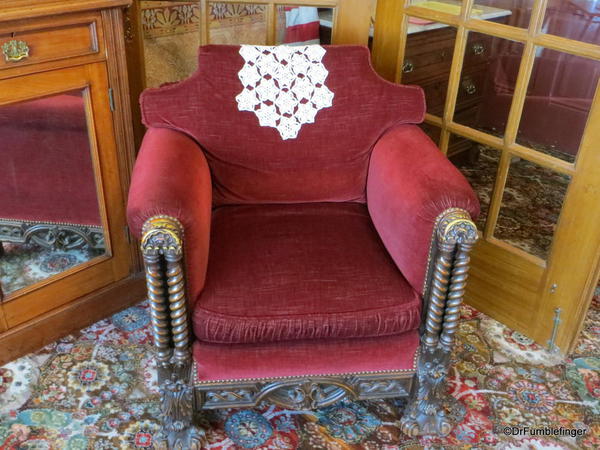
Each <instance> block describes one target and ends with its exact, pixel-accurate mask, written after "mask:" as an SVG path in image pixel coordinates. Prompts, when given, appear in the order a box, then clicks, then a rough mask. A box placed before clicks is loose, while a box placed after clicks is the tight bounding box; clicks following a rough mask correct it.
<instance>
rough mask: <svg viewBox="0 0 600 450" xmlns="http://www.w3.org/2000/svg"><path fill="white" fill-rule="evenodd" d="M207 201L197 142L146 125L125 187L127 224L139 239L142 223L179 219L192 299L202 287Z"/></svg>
mask: <svg viewBox="0 0 600 450" xmlns="http://www.w3.org/2000/svg"><path fill="white" fill-rule="evenodd" d="M211 202H212V193H211V179H210V171H209V168H208V164H207V162H206V158H205V157H204V154H203V152H202V149H201V148H200V147H199V146H198V144H196V143H195V142H194V141H193V140H192V139H190V138H189V137H187V136H186V135H184V134H183V133H180V132H178V131H174V130H170V129H166V128H150V129H148V131H147V132H146V135H145V136H144V140H143V142H142V146H141V149H140V152H139V154H138V157H137V160H136V163H135V167H134V169H133V174H132V179H131V188H130V189H129V199H128V205H127V219H128V223H129V227H130V229H131V231H132V232H133V233H134V235H135V236H137V237H138V238H141V236H142V228H143V227H144V224H145V223H146V222H148V223H150V221H151V219H152V218H156V216H168V217H169V218H173V219H175V220H174V221H172V222H175V223H176V222H179V223H180V224H181V227H182V228H183V230H182V234H183V235H185V239H183V236H180V238H181V239H183V251H184V253H185V266H186V268H193V269H192V270H188V271H187V274H186V281H187V283H188V289H187V291H188V294H189V300H190V301H191V303H192V304H193V303H194V302H195V300H196V297H197V295H198V294H199V292H200V291H201V290H202V288H203V286H204V278H205V275H206V265H207V260H208V244H209V235H210V221H211ZM147 226H148V225H147ZM146 231H147V230H146Z"/></svg>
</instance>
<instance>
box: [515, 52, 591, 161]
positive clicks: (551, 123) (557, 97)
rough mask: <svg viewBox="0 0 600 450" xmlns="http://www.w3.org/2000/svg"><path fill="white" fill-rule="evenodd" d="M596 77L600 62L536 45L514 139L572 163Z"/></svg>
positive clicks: (579, 141)
mask: <svg viewBox="0 0 600 450" xmlns="http://www.w3.org/2000/svg"><path fill="white" fill-rule="evenodd" d="M515 70H516V69H515ZM599 79H600V61H596V60H593V59H587V58H583V57H581V56H575V55H568V54H566V53H562V52H558V51H555V50H550V49H547V48H542V47H537V48H536V56H535V62H534V64H533V71H532V73H531V78H530V79H529V86H528V87H527V96H526V97H525V105H524V106H523V114H522V116H521V122H520V124H519V132H518V135H517V142H518V143H519V144H523V145H526V146H528V147H532V148H534V149H535V150H537V151H540V152H543V153H546V154H549V155H552V156H555V157H557V158H560V159H562V160H564V161H567V162H571V163H572V162H574V161H575V158H576V156H577V152H578V150H579V145H580V143H581V138H582V137H583V133H584V130H585V126H586V123H587V119H588V115H589V112H590V109H591V108H592V102H593V99H594V94H595V92H596V86H597V85H598V80H599Z"/></svg>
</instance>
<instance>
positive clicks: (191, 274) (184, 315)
mask: <svg viewBox="0 0 600 450" xmlns="http://www.w3.org/2000/svg"><path fill="white" fill-rule="evenodd" d="M141 104H142V110H143V120H144V123H145V125H146V126H147V127H148V131H147V133H146V136H145V138H144V141H143V144H142V148H141V151H140V153H139V156H138V160H137V163H136V165H135V168H134V173H133V180H132V186H131V191H130V194H129V205H128V218H129V223H130V226H131V229H132V230H133V231H134V232H135V233H136V234H137V235H138V236H139V237H140V239H141V248H142V252H143V256H144V261H145V267H146V278H147V284H148V297H149V300H150V303H151V308H152V323H153V327H154V328H153V329H154V343H155V348H156V357H157V360H158V366H159V377H160V384H161V386H162V391H161V392H162V411H163V420H164V433H163V434H164V439H165V443H166V444H168V446H169V447H175V448H194V447H200V445H201V442H202V439H203V438H202V436H203V434H202V430H200V429H198V428H197V427H196V426H195V425H194V423H193V422H194V421H193V414H194V412H198V411H200V410H202V409H214V408H228V407H251V406H254V405H256V404H257V403H259V402H261V401H271V402H274V403H277V404H279V405H283V406H284V407H286V408H299V409H306V408H319V407H323V406H326V405H328V404H331V403H333V402H335V401H337V400H339V399H341V398H343V397H345V396H349V397H351V398H354V399H371V398H384V397H403V396H404V397H410V399H409V404H408V407H407V409H406V411H405V413H404V416H403V419H402V424H403V425H402V426H403V430H404V431H405V432H406V433H408V434H410V435H413V436H414V435H417V434H430V433H440V434H445V433H448V432H449V431H450V429H451V422H452V416H453V415H454V414H457V411H456V409H455V408H456V407H455V406H453V404H452V403H451V402H450V399H449V398H448V397H447V395H446V387H445V382H444V381H445V376H446V373H447V370H448V364H449V355H450V351H451V347H452V344H453V336H454V332H455V329H456V325H457V319H458V317H459V308H460V304H461V301H462V297H463V293H464V289H465V281H466V278H467V271H468V262H469V257H468V253H469V250H470V249H471V247H472V246H473V244H474V242H475V241H476V239H477V230H476V228H475V226H474V224H473V222H472V221H471V217H472V216H476V215H477V214H478V210H479V206H478V201H477V198H476V196H475V194H474V193H473V191H472V189H471V187H470V186H469V184H468V183H467V181H466V180H465V179H464V178H463V177H462V175H461V174H460V173H459V172H458V171H457V170H456V169H455V168H454V166H452V164H450V163H449V162H448V161H447V159H446V158H445V157H444V156H443V155H442V154H441V153H440V152H439V150H438V149H437V148H436V146H435V145H434V144H433V143H432V142H431V140H429V138H428V137H427V136H426V135H425V134H424V133H423V132H422V131H421V130H420V129H419V128H418V127H417V126H416V125H414V124H416V123H419V122H421V121H422V119H423V115H424V111H425V103H424V97H423V93H422V91H421V89H420V88H418V87H414V86H400V85H395V84H393V83H389V82H387V81H384V80H383V79H381V78H379V77H378V76H377V75H376V74H375V72H374V71H373V69H372V67H371V65H370V60H369V53H368V50H367V49H366V48H363V47H356V46H324V47H320V46H307V47H253V46H241V47H240V46H205V47H202V48H201V49H200V57H199V69H198V71H197V72H196V73H195V74H194V75H192V76H191V77H190V78H189V79H187V80H184V81H182V82H180V83H177V84H172V85H167V86H164V87H161V88H159V89H149V90H147V91H146V92H144V94H143V95H142V99H141Z"/></svg>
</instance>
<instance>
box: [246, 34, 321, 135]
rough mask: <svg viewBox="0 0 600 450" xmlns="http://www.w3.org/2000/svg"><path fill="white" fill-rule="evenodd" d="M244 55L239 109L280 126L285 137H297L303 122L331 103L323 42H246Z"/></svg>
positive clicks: (266, 124)
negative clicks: (302, 44) (318, 43)
mask: <svg viewBox="0 0 600 450" xmlns="http://www.w3.org/2000/svg"><path fill="white" fill-rule="evenodd" d="M240 55H242V57H243V58H244V61H245V63H244V67H242V70H240V71H239V73H238V77H239V78H240V81H241V82H242V85H243V87H244V88H243V89H242V92H240V93H239V94H238V95H237V97H236V98H235V99H236V101H237V104H238V109H239V110H240V111H252V112H254V114H256V117H258V121H259V123H260V125H261V126H263V127H273V128H277V130H278V131H279V134H280V135H281V138H282V139H294V138H296V137H297V136H298V132H299V131H300V128H301V127H302V125H303V124H305V123H314V121H315V116H316V115H317V112H318V111H319V110H320V109H323V108H328V107H330V106H331V104H332V102H333V92H331V91H330V90H329V89H328V88H327V86H325V79H326V78H327V75H329V72H328V71H327V69H326V68H325V66H324V65H323V63H322V62H321V60H322V58H323V55H325V49H324V48H323V47H321V46H320V45H305V46H299V47H288V46H277V47H268V46H254V45H242V46H241V47H240Z"/></svg>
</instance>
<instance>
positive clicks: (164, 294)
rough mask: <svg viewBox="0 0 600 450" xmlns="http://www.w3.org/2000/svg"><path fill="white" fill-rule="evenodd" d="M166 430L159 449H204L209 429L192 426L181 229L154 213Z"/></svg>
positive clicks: (148, 245)
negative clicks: (204, 429) (206, 431)
mask: <svg viewBox="0 0 600 450" xmlns="http://www.w3.org/2000/svg"><path fill="white" fill-rule="evenodd" d="M142 254H143V255H144V265H145V267H146V284H147V286H148V298H149V301H150V308H151V317H152V329H153V335H154V347H155V350H156V358H157V362H158V364H157V369H158V382H159V386H160V394H161V415H162V421H163V424H162V425H163V429H162V431H161V436H160V437H159V439H158V443H157V446H158V448H164V449H166V448H169V449H178V450H184V449H192V450H193V449H200V448H202V445H203V443H204V441H205V432H204V431H203V430H202V429H200V428H198V427H197V426H196V425H194V420H193V419H194V411H195V409H196V408H195V405H194V386H193V384H192V380H193V377H192V367H193V365H192V355H191V351H190V339H189V331H188V327H189V324H188V320H189V317H188V313H187V299H186V295H185V278H184V271H183V264H182V260H183V227H182V226H181V224H180V223H179V221H178V220H177V219H174V218H171V217H167V216H155V217H152V218H151V219H148V221H146V223H145V224H144V228H143V230H142Z"/></svg>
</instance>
